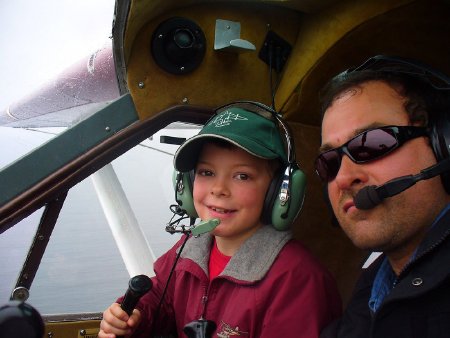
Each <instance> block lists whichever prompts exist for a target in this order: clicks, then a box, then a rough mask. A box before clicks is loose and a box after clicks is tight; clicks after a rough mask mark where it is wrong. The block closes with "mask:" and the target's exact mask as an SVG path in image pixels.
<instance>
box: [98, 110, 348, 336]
mask: <svg viewBox="0 0 450 338" xmlns="http://www.w3.org/2000/svg"><path fill="white" fill-rule="evenodd" d="M260 111H263V113H260ZM264 114H265V116H263V115H264ZM274 114H275V113H274V112H271V110H270V108H268V107H265V106H263V105H261V104H258V103H250V102H238V103H233V104H230V105H227V106H225V107H222V108H220V109H218V110H217V111H216V115H215V116H214V117H213V118H212V119H211V120H210V121H208V123H207V124H206V125H205V126H204V127H203V129H202V130H201V131H200V133H199V134H198V135H196V136H194V137H192V138H190V139H188V140H187V141H186V142H185V143H183V145H181V146H180V148H179V149H178V150H177V152H176V154H175V158H174V165H175V168H176V169H177V170H178V171H181V172H188V171H191V170H194V172H195V176H194V177H195V178H194V181H193V193H192V198H193V202H194V207H195V211H196V212H197V214H198V216H199V217H200V218H201V219H202V220H209V219H214V218H216V219H219V220H220V224H219V225H218V226H217V227H216V228H215V229H214V230H212V231H211V232H210V233H205V234H203V235H200V236H198V237H190V238H189V239H188V240H187V242H186V245H185V247H184V249H182V253H181V257H180V260H179V261H178V263H177V265H176V268H175V271H174V273H173V275H172V277H171V279H170V282H169V284H168V287H167V291H166V293H165V296H164V301H163V302H162V304H161V305H160V306H159V305H158V304H159V303H160V300H161V297H162V294H163V290H164V288H165V285H166V282H167V280H168V278H169V274H170V271H171V269H172V266H173V263H174V261H175V259H176V255H177V252H178V250H180V246H181V245H182V242H183V239H181V240H180V241H179V242H178V243H177V244H176V245H175V246H174V247H173V248H172V249H171V250H169V251H168V252H167V253H166V254H164V255H163V256H162V257H160V258H159V259H158V260H157V261H156V262H155V264H154V267H155V273H156V276H155V277H154V278H153V279H152V280H153V288H152V290H151V291H150V292H149V293H147V294H146V295H144V296H143V297H142V298H141V300H140V301H139V303H138V305H137V307H136V309H135V310H134V312H133V314H132V315H131V316H130V317H129V316H128V315H127V314H126V313H125V312H124V311H122V310H121V308H120V305H119V304H118V303H114V304H113V305H111V306H110V307H109V308H108V309H107V310H106V311H105V312H104V314H103V320H102V322H101V325H100V328H101V330H100V333H99V337H100V338H105V337H114V334H115V335H125V334H131V333H133V337H150V334H155V333H158V334H166V335H168V334H177V335H178V337H184V336H185V334H184V333H183V328H184V327H185V326H186V325H188V324H191V325H190V326H191V327H192V324H193V326H194V327H195V326H199V325H202V324H204V323H205V321H212V322H213V323H215V325H216V326H217V327H216V328H215V330H214V326H213V329H212V331H213V334H212V335H211V337H248V338H251V337H255V338H256V337H258V338H264V337H266V338H275V337H283V338H288V337H305V338H306V337H307V338H312V337H318V336H319V333H320V331H321V329H322V328H323V327H324V326H325V325H327V324H328V323H329V322H330V321H331V320H333V319H334V318H336V317H337V316H339V315H340V311H341V302H340V298H339V296H338V292H337V289H336V285H335V282H334V280H333V279H332V277H331V276H330V274H329V273H328V272H327V271H325V269H324V268H323V267H322V266H321V265H320V264H319V263H318V261H317V260H316V259H315V258H314V257H312V255H311V254H310V253H309V252H308V251H307V250H306V249H305V248H304V247H303V246H302V245H301V244H300V243H299V242H298V241H296V240H294V239H292V234H291V232H290V231H289V230H284V231H279V230H276V229H275V228H274V227H273V226H272V225H271V224H266V223H268V222H270V217H265V216H264V214H265V213H266V212H267V210H264V208H265V207H266V206H265V205H266V201H265V200H266V194H268V193H269V192H268V190H270V189H269V186H270V184H271V183H272V182H273V181H274V180H275V179H276V178H277V176H278V175H277V174H279V172H280V171H281V172H282V173H283V172H284V168H285V167H286V166H287V165H288V158H289V155H288V152H287V151H286V149H285V148H286V147H285V145H284V143H283V140H282V136H281V134H280V131H279V126H278V123H277V122H276V121H277V120H276V119H275V118H274V117H275V115H274ZM286 132H287V131H286ZM287 137H288V136H286V138H287ZM291 188H292V189H296V187H295V186H294V187H291ZM298 188H299V189H300V187H298ZM277 196H278V194H277ZM266 208H267V207H266ZM269 214H270V211H269ZM156 313H157V315H156ZM156 317H157V318H156Z"/></svg>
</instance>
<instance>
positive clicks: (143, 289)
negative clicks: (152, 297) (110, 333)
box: [117, 275, 153, 338]
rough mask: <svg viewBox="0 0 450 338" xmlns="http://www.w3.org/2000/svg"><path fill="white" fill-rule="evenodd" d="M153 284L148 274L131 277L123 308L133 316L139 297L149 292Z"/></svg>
mask: <svg viewBox="0 0 450 338" xmlns="http://www.w3.org/2000/svg"><path fill="white" fill-rule="evenodd" d="M152 286H153V283H152V281H151V279H150V278H149V277H148V276H146V275H137V276H134V277H133V278H131V279H130V281H129V282H128V290H127V292H126V293H125V296H124V297H123V300H122V304H120V307H121V308H122V310H124V311H125V312H126V313H127V314H128V315H129V316H131V314H132V313H133V310H134V308H135V307H136V304H137V303H138V301H139V299H140V298H141V297H142V296H143V295H144V294H146V293H147V292H149V291H150V290H151V288H152ZM117 338H120V337H117Z"/></svg>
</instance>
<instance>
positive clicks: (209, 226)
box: [191, 218, 220, 236]
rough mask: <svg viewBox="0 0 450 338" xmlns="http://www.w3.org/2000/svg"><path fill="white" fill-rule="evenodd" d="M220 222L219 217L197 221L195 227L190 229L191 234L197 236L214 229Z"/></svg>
mask: <svg viewBox="0 0 450 338" xmlns="http://www.w3.org/2000/svg"><path fill="white" fill-rule="evenodd" d="M219 224H220V219H218V218H213V219H209V220H207V221H202V222H200V223H198V224H197V225H196V226H195V228H193V229H192V230H191V233H192V235H194V236H198V235H201V234H204V233H207V232H210V231H212V230H214V229H215V228H216V227H217V226H218V225H219Z"/></svg>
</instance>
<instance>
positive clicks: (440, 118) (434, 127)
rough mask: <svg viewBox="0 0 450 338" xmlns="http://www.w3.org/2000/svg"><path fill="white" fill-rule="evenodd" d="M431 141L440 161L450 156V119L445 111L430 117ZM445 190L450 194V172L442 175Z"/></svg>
mask: <svg viewBox="0 0 450 338" xmlns="http://www.w3.org/2000/svg"><path fill="white" fill-rule="evenodd" d="M430 127H431V133H430V142H431V147H432V148H433V152H434V155H435V156H436V160H437V161H438V162H440V161H443V160H445V159H447V158H449V157H450V152H449V151H450V121H449V118H448V117H447V114H445V113H438V114H434V115H433V116H432V117H430ZM441 180H442V184H443V186H444V188H445V191H446V192H447V193H448V194H450V173H445V174H442V175H441Z"/></svg>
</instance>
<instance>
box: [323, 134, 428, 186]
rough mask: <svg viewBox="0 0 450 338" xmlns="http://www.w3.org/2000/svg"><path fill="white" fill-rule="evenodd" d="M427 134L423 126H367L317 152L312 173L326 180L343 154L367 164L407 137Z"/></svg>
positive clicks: (336, 167)
mask: <svg viewBox="0 0 450 338" xmlns="http://www.w3.org/2000/svg"><path fill="white" fill-rule="evenodd" d="M427 135H428V131H427V128H425V127H413V126H386V127H380V128H374V129H369V130H366V131H364V132H362V133H360V134H358V135H356V136H355V137H353V138H352V139H350V140H349V141H348V142H347V143H345V144H343V145H342V146H340V147H337V148H334V149H330V150H327V151H324V152H323V153H321V154H320V155H319V156H318V157H317V159H316V162H315V166H316V172H317V174H318V175H319V177H320V179H321V180H322V181H323V182H330V181H332V180H333V179H334V178H335V177H336V175H337V173H338V171H339V168H340V167H341V161H342V156H343V154H345V155H347V156H348V157H349V158H350V159H351V160H352V161H353V162H355V163H358V164H360V163H367V162H370V161H373V160H376V159H378V158H380V157H383V156H385V155H387V154H389V153H390V152H391V151H393V150H395V149H397V148H399V147H400V146H401V145H403V144H404V143H405V142H406V141H408V140H411V139H414V138H417V137H420V136H427Z"/></svg>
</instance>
